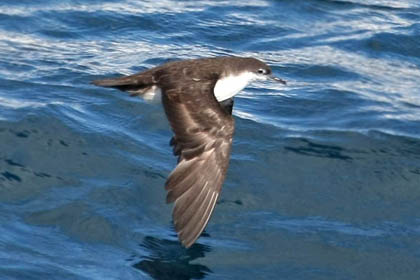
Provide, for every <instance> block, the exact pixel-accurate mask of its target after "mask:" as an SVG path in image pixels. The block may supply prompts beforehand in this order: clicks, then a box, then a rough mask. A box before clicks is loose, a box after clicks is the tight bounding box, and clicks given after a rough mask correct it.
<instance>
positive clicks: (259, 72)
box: [257, 68, 267, 74]
mask: <svg viewBox="0 0 420 280" xmlns="http://www.w3.org/2000/svg"><path fill="white" fill-rule="evenodd" d="M257 73H258V74H266V73H267V71H266V70H265V69H262V68H260V69H258V70H257Z"/></svg>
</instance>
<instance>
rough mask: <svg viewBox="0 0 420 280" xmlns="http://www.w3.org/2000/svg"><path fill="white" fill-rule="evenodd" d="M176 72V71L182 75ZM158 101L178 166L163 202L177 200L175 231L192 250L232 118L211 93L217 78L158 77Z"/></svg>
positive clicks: (213, 196)
mask: <svg viewBox="0 0 420 280" xmlns="http://www.w3.org/2000/svg"><path fill="white" fill-rule="evenodd" d="M182 72H183V71H179V72H178V73H182ZM169 78H170V79H173V81H172V80H165V82H164V83H162V85H166V88H165V87H162V90H163V93H164V94H163V96H162V103H163V105H164V108H165V112H166V115H167V117H168V120H169V123H170V124H171V127H172V130H173V132H174V134H175V135H174V137H173V138H172V140H171V143H170V144H171V145H172V146H173V149H174V154H175V155H177V156H178V165H177V166H176V168H175V169H174V170H173V171H172V172H171V174H170V175H169V177H168V180H167V181H166V184H165V188H166V190H167V191H168V194H167V202H168V203H170V202H175V206H174V210H173V213H172V216H173V220H174V225H175V230H176V231H177V233H178V236H179V239H180V240H181V242H182V243H183V244H184V246H186V247H190V246H191V245H192V244H193V243H194V242H195V241H196V239H197V238H198V237H199V236H200V234H201V233H202V231H203V230H204V228H205V227H206V225H207V223H208V221H209V219H210V216H211V214H212V212H213V210H214V207H215V205H216V201H217V198H218V197H219V193H220V191H221V188H222V184H223V182H224V179H225V176H226V171H227V167H228V165H229V157H230V150H231V145H232V137H233V131H234V121H233V118H232V116H231V115H230V114H229V112H227V111H226V110H225V109H224V108H222V107H221V106H220V105H219V103H218V102H217V100H216V98H215V97H214V94H213V88H214V84H215V80H200V81H197V82H194V81H191V80H189V81H185V80H183V77H182V75H181V74H180V75H178V76H177V75H176V74H175V73H171V75H164V73H163V75H162V77H161V79H169Z"/></svg>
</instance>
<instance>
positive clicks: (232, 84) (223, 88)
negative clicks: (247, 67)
mask: <svg viewBox="0 0 420 280" xmlns="http://www.w3.org/2000/svg"><path fill="white" fill-rule="evenodd" d="M256 79H258V77H257V75H256V74H254V73H252V72H245V73H242V74H240V75H231V76H227V77H225V78H223V79H220V80H218V81H217V83H216V85H215V87H214V96H215V97H216V99H217V101H219V102H221V101H223V100H226V99H229V98H231V97H233V96H235V95H236V94H238V93H239V92H240V91H241V90H243V89H244V88H245V87H246V86H247V85H248V84H249V83H250V82H252V81H254V80H256Z"/></svg>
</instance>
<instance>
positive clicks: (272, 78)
mask: <svg viewBox="0 0 420 280" xmlns="http://www.w3.org/2000/svg"><path fill="white" fill-rule="evenodd" d="M269 79H270V80H273V81H276V82H278V83H282V84H283V85H286V84H287V83H286V81H285V80H282V79H280V78H277V77H276V76H270V77H269Z"/></svg>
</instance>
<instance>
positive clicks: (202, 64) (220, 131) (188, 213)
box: [93, 57, 285, 247]
mask: <svg viewBox="0 0 420 280" xmlns="http://www.w3.org/2000/svg"><path fill="white" fill-rule="evenodd" d="M268 78H270V79H273V80H275V81H278V82H282V83H285V82H284V81H283V80H281V79H278V78H275V77H273V76H272V75H271V69H270V67H268V66H267V65H266V64H265V63H263V62H261V61H259V60H257V59H254V58H241V57H216V58H202V59H193V60H183V61H175V62H169V63H166V64H163V65H161V66H158V67H155V68H152V69H149V70H146V71H144V72H140V73H137V74H134V75H130V76H124V77H120V78H115V79H105V80H97V81H94V82H93V83H94V84H95V85H98V86H104V87H113V88H117V89H120V90H123V91H128V92H129V93H130V94H131V95H134V96H135V95H140V96H142V97H143V98H144V99H146V100H156V99H161V101H162V104H163V106H164V109H165V113H166V116H167V118H168V120H169V123H170V125H171V127H172V130H173V132H174V136H173V138H172V139H171V142H170V145H171V146H173V152H174V154H175V155H176V156H178V164H177V166H176V168H175V169H174V170H173V171H172V172H171V174H170V175H169V177H168V180H167V181H166V184H165V188H166V190H167V191H168V194H167V202H168V203H170V202H175V207H174V210H173V220H174V225H175V230H176V231H177V233H178V236H179V239H180V240H181V242H182V243H183V244H184V246H186V247H190V246H191V245H192V244H193V243H194V242H195V240H196V239H197V238H198V237H199V236H200V234H201V232H202V231H203V230H204V228H205V226H206V225H207V222H208V220H209V218H210V216H211V213H212V212H213V209H214V206H215V204H216V201H217V199H218V196H219V194H220V191H221V188H222V185H223V182H224V179H225V176H226V171H227V168H228V165H229V157H230V151H231V146H232V137H233V132H234V120H233V117H232V107H233V96H234V95H236V94H237V93H238V92H239V91H241V90H242V89H243V88H244V87H246V86H247V85H248V83H250V82H252V81H253V80H258V79H260V80H266V79H268Z"/></svg>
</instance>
